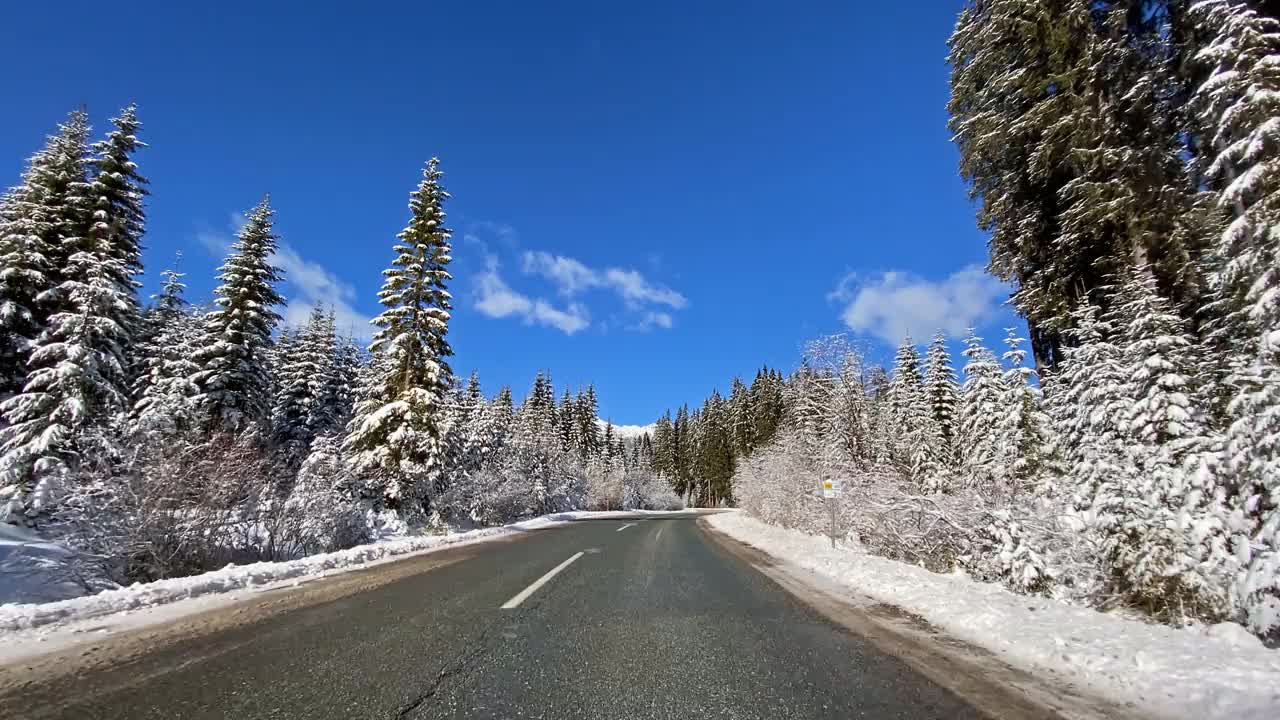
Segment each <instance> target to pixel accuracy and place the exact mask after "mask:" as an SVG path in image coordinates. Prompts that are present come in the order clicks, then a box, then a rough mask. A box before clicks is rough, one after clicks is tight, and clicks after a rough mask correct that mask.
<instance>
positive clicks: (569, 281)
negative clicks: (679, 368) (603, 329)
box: [521, 251, 689, 330]
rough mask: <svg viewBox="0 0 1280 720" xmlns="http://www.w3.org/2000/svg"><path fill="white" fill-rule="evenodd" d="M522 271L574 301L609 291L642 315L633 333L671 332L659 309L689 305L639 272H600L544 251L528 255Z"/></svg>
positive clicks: (614, 269) (667, 316) (666, 317)
mask: <svg viewBox="0 0 1280 720" xmlns="http://www.w3.org/2000/svg"><path fill="white" fill-rule="evenodd" d="M522 261H523V262H522V266H521V269H522V270H523V271H524V272H525V274H528V275H538V276H540V277H543V278H546V279H547V280H550V281H551V282H552V283H553V284H555V286H556V289H557V291H558V292H559V293H560V294H561V295H563V296H565V297H575V296H577V295H579V294H581V293H582V292H584V291H586V290H606V291H609V292H612V293H614V294H615V295H617V296H618V297H619V298H621V300H622V302H623V305H625V306H626V308H627V309H628V310H631V311H634V312H639V313H642V317H641V319H640V321H639V322H638V323H636V324H635V325H632V326H631V327H632V329H640V330H648V329H652V328H655V327H656V328H664V329H669V328H671V327H672V326H673V325H674V318H673V317H672V315H671V313H670V312H665V311H664V312H658V311H655V310H653V309H652V308H653V307H655V306H660V307H663V308H669V309H672V310H679V309H681V308H684V307H685V306H687V305H688V304H689V301H688V300H687V299H686V298H685V297H684V295H681V294H680V293H679V292H677V291H675V290H672V289H671V288H668V287H664V286H661V285H658V284H655V283H653V282H650V281H649V280H648V279H647V278H645V276H644V275H643V274H641V273H640V272H639V271H638V270H630V269H624V268H617V267H609V268H604V269H597V268H592V267H590V266H588V265H587V264H585V263H583V262H582V261H580V260H577V259H575V258H571V257H565V256H563V255H553V254H551V253H548V252H542V251H526V252H525V253H524V254H523V256H522Z"/></svg>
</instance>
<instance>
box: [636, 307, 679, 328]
mask: <svg viewBox="0 0 1280 720" xmlns="http://www.w3.org/2000/svg"><path fill="white" fill-rule="evenodd" d="M674 324H675V319H674V318H672V317H671V314H670V313H665V312H653V311H649V312H646V313H645V314H644V317H642V318H640V322H638V323H636V324H635V325H632V326H631V329H632V330H641V331H644V330H652V329H654V328H661V329H663V330H670V329H671V326H672V325H674Z"/></svg>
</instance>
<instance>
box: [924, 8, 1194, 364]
mask: <svg viewBox="0 0 1280 720" xmlns="http://www.w3.org/2000/svg"><path fill="white" fill-rule="evenodd" d="M1184 7H1185V5H1184V4H1183V3H1167V2H1165V3H1162V2H1154V3H1146V4H1144V5H1143V7H1142V8H1141V9H1138V8H1137V7H1136V6H1135V5H1133V4H1132V3H1129V4H1126V3H1110V2H1108V3H1098V2H1091V1H1090V0H983V1H981V2H977V1H971V2H968V3H966V7H965V9H964V10H963V12H962V13H961V15H960V18H959V20H958V21H957V23H956V28H955V32H954V33H953V34H952V36H951V40H950V46H951V53H950V57H949V60H950V64H951V66H952V79H951V101H950V104H949V110H950V112H951V129H952V131H953V133H954V137H955V140H956V143H957V146H958V147H959V150H960V155H961V163H960V169H961V174H962V175H963V176H964V177H965V179H966V180H968V181H969V182H970V184H971V193H972V195H973V196H974V197H975V198H977V199H979V200H980V201H981V203H982V206H981V209H980V211H979V217H978V221H979V224H980V225H981V226H982V227H983V228H984V229H987V230H989V231H990V232H991V241H990V246H991V262H990V270H991V272H993V273H994V274H995V275H997V276H998V277H1000V278H1002V279H1004V280H1006V281H1009V282H1012V283H1014V284H1015V287H1016V289H1015V292H1014V294H1013V297H1012V303H1013V304H1014V306H1015V307H1017V308H1018V310H1019V311H1020V313H1021V314H1022V315H1023V316H1024V317H1026V318H1027V320H1028V324H1029V327H1030V330H1031V340H1032V346H1033V350H1034V352H1035V357H1036V359H1037V363H1036V364H1037V365H1041V366H1043V365H1048V366H1050V367H1052V366H1053V365H1054V364H1055V363H1056V362H1058V360H1060V359H1061V358H1060V350H1061V347H1062V344H1061V333H1062V332H1063V331H1064V330H1066V329H1068V328H1069V327H1070V313H1071V310H1072V309H1073V308H1074V307H1075V306H1076V304H1077V303H1078V302H1079V299H1080V298H1081V297H1089V298H1090V299H1091V300H1092V301H1094V302H1095V303H1101V302H1102V301H1103V299H1104V298H1105V293H1103V292H1101V288H1102V286H1103V285H1105V284H1106V281H1107V280H1106V279H1107V277H1108V276H1109V275H1110V274H1113V273H1116V272H1119V271H1120V270H1122V269H1123V268H1125V267H1128V266H1130V265H1131V264H1133V263H1135V262H1143V261H1146V262H1149V263H1151V265H1152V270H1153V271H1154V272H1155V273H1156V275H1157V277H1158V279H1159V286H1160V287H1161V289H1162V291H1164V292H1165V293H1166V294H1168V295H1169V296H1170V297H1172V298H1174V299H1175V300H1176V301H1177V304H1178V307H1179V310H1180V311H1181V312H1183V313H1185V314H1187V315H1188V316H1189V315H1191V314H1192V313H1193V312H1194V310H1195V309H1196V307H1197V303H1196V300H1197V298H1198V296H1199V285H1200V275H1199V267H1200V266H1199V263H1198V262H1197V261H1198V260H1199V258H1200V256H1201V255H1202V251H1203V237H1202V236H1201V235H1200V234H1199V233H1197V232H1195V229H1194V228H1193V227H1192V228H1188V227H1185V226H1186V225H1187V223H1188V221H1191V224H1192V225H1194V224H1195V222H1194V218H1195V215H1196V213H1188V212H1186V210H1187V209H1188V208H1189V207H1190V204H1191V202H1192V200H1193V198H1192V193H1191V189H1192V188H1193V187H1195V185H1196V184H1195V183H1193V182H1191V181H1189V180H1188V178H1187V176H1186V165H1187V164H1186V163H1185V162H1183V158H1184V157H1185V156H1186V155H1187V154H1188V153H1189V150H1188V148H1186V147H1184V146H1183V144H1182V143H1183V142H1184V138H1186V137H1187V135H1188V133H1186V132H1185V130H1186V128H1185V127H1184V126H1181V125H1180V124H1179V123H1180V121H1181V120H1182V119H1183V117H1184V115H1183V113H1182V108H1181V103H1180V92H1181V91H1180V82H1181V81H1180V80H1179V79H1178V78H1176V77H1174V76H1173V74H1174V69H1175V68H1178V67H1179V65H1180V63H1179V62H1178V61H1177V60H1178V58H1177V54H1178V51H1177V48H1175V47H1173V45H1174V43H1175V39H1176V38H1181V37H1182V36H1183V34H1184V33H1183V28H1182V23H1181V22H1180V20H1179V18H1181V17H1182V15H1183V14H1184Z"/></svg>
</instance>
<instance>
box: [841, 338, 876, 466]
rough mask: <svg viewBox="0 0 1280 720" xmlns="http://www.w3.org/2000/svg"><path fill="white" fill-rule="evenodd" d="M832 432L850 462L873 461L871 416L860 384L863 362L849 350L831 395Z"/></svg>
mask: <svg viewBox="0 0 1280 720" xmlns="http://www.w3.org/2000/svg"><path fill="white" fill-rule="evenodd" d="M831 402H832V407H831V413H832V414H833V422H832V431H833V432H834V433H835V434H836V437H837V438H838V439H839V442H840V447H841V450H842V451H843V455H844V457H843V459H844V461H846V462H852V463H869V462H873V461H874V460H875V459H876V457H877V454H878V452H879V451H878V450H877V449H876V448H875V447H873V445H875V444H876V442H877V439H876V438H873V437H872V435H873V433H872V428H871V426H872V423H873V415H872V411H871V402H870V400H869V399H868V398H867V388H866V386H865V385H864V384H863V363H862V358H861V357H860V356H859V355H858V353H857V352H855V351H853V350H852V349H850V350H849V351H848V352H847V353H846V354H845V356H844V360H843V362H842V363H841V366H840V374H839V376H838V377H837V378H836V383H835V387H834V392H833V395H832V398H831Z"/></svg>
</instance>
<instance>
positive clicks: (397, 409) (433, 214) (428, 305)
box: [344, 158, 453, 511]
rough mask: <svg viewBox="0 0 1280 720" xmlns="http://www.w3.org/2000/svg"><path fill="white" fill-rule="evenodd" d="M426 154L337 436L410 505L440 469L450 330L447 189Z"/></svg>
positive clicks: (395, 503) (394, 501)
mask: <svg viewBox="0 0 1280 720" xmlns="http://www.w3.org/2000/svg"><path fill="white" fill-rule="evenodd" d="M441 175H442V173H441V172H440V167H439V160H437V159H436V158H432V159H431V160H430V161H428V162H427V166H426V168H425V169H424V171H423V179H422V182H421V183H420V184H419V185H418V188H417V189H416V190H415V191H414V192H413V194H412V195H411V196H410V200H409V208H410V211H411V213H412V217H411V219H410V220H409V225H408V226H407V227H406V228H405V229H404V230H403V231H402V232H401V233H400V234H399V236H398V238H399V240H400V242H399V243H398V244H397V245H396V246H395V252H396V259H395V261H394V262H393V263H392V267H391V268H390V269H388V270H386V271H385V272H384V277H385V280H384V281H383V285H382V291H381V292H380V293H379V294H378V298H379V300H380V301H381V303H382V304H383V306H384V307H385V308H386V309H385V310H384V311H383V312H382V314H381V315H379V316H378V317H377V318H375V319H374V321H373V322H374V324H375V325H377V326H378V328H379V330H378V331H377V333H376V334H375V335H374V338H373V343H372V345H371V346H370V348H369V349H370V351H371V352H372V353H373V354H374V356H375V360H374V363H373V366H372V372H371V373H370V375H369V380H370V385H369V387H368V390H367V392H365V393H363V394H362V396H361V398H360V399H359V401H358V402H357V403H356V409H355V417H354V418H353V419H352V421H351V424H350V426H349V435H348V437H347V440H346V442H345V444H344V447H345V449H346V451H347V452H348V453H350V454H351V456H352V458H353V460H354V465H355V467H356V469H357V471H358V472H359V473H361V474H362V475H364V476H365V477H367V478H371V479H374V481H375V484H376V485H378V486H380V487H381V494H382V496H383V501H384V502H385V503H386V505H387V507H389V508H391V509H395V510H408V511H412V510H415V509H417V508H418V507H420V506H421V503H422V501H424V500H425V501H427V502H428V503H429V502H430V498H429V497H424V494H425V493H426V491H427V489H428V488H429V487H430V484H431V483H432V482H433V481H434V479H435V476H436V474H437V473H439V472H440V470H441V462H442V453H443V447H442V445H441V436H442V433H441V429H442V428H441V427H440V424H441V421H442V419H443V415H442V407H441V406H442V404H443V402H444V400H445V397H446V394H447V393H448V390H449V385H450V378H451V376H452V372H451V370H450V369H449V365H448V362H447V358H448V357H449V356H450V355H452V354H453V351H452V349H451V348H450V347H449V344H448V341H447V340H446V339H445V336H446V335H447V333H448V331H449V311H450V309H451V302H450V295H449V292H448V290H447V289H446V288H447V284H448V281H449V279H450V276H449V272H448V265H449V262H450V260H451V259H452V258H451V257H450V244H449V237H450V231H449V230H448V229H447V228H445V226H444V219H445V213H444V202H445V200H446V199H447V198H448V197H449V194H448V193H447V192H445V189H444V186H443V185H442V184H441V182H440V178H441Z"/></svg>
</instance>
